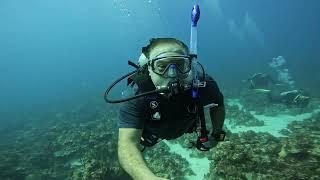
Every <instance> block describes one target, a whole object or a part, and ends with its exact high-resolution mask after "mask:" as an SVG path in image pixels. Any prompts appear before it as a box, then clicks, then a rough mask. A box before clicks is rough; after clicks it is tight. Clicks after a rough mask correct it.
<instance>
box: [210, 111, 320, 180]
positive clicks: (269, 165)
mask: <svg viewBox="0 0 320 180" xmlns="http://www.w3.org/2000/svg"><path fill="white" fill-rule="evenodd" d="M319 127H320V114H319V113H318V114H314V115H313V116H312V117H311V118H310V119H306V120H304V121H300V122H298V121H294V122H292V123H291V124H289V125H288V131H286V134H287V135H288V136H287V137H283V138H276V137H274V136H272V135H270V134H268V133H255V132H253V131H248V132H243V133H239V134H231V135H230V136H229V140H230V141H227V142H224V143H220V144H219V145H218V146H217V147H216V148H215V150H214V151H213V153H212V156H211V157H210V158H211V159H212V160H213V161H212V163H211V172H210V173H209V174H208V175H207V176H206V178H207V179H319V178H320V168H319V161H320V151H319V139H320V128H319Z"/></svg>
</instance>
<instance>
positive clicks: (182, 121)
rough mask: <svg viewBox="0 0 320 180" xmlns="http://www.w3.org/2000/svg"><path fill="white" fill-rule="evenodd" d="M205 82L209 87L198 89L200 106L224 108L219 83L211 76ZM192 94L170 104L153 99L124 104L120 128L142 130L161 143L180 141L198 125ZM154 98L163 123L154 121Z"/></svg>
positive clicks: (167, 101)
mask: <svg viewBox="0 0 320 180" xmlns="http://www.w3.org/2000/svg"><path fill="white" fill-rule="evenodd" d="M206 82H207V84H206V87H204V88H199V96H200V98H199V103H200V106H205V105H208V104H211V103H215V104H218V106H223V105H224V100H223V95H222V93H221V92H220V90H219V87H218V85H217V83H216V82H215V81H214V79H213V78H211V77H210V76H208V75H207V76H206ZM191 93H192V92H191V90H188V91H185V92H184V93H182V94H179V95H177V96H175V97H174V98H172V99H170V100H168V99H166V98H164V97H162V96H161V95H154V96H146V97H141V98H138V99H133V100H131V101H127V102H124V103H123V104H122V106H121V107H120V113H119V122H118V127H119V128H136V129H143V134H152V135H155V136H157V137H159V138H161V139H174V138H177V137H179V136H181V135H183V134H184V133H186V132H188V131H189V130H190V128H192V127H193V126H194V123H195V116H194V114H192V113H190V111H189V110H190V107H189V105H190V104H191V103H192V102H194V101H193V100H192V96H191ZM152 98H158V100H157V102H158V106H157V109H158V110H157V111H159V114H160V120H154V119H152V114H154V112H153V111H152V110H151V107H150V103H151V102H152ZM188 108H189V110H188ZM191 109H192V108H191Z"/></svg>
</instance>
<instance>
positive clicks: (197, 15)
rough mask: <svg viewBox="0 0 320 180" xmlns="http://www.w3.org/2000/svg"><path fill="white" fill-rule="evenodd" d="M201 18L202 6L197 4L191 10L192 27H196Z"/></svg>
mask: <svg viewBox="0 0 320 180" xmlns="http://www.w3.org/2000/svg"><path fill="white" fill-rule="evenodd" d="M199 19H200V8H199V5H198V4H195V5H194V6H193V8H192V11H191V21H192V27H196V26H197V23H198V20H199Z"/></svg>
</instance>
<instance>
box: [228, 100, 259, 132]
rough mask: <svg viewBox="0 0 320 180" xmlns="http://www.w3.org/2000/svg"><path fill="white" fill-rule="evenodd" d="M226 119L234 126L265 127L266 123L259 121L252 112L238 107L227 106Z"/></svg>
mask: <svg viewBox="0 0 320 180" xmlns="http://www.w3.org/2000/svg"><path fill="white" fill-rule="evenodd" d="M226 118H227V119H229V124H230V125H231V126H232V127H234V126H247V127H250V126H263V125H264V121H261V120H258V119H257V118H255V117H254V116H253V115H252V114H251V113H250V112H248V111H245V110H243V109H241V110H240V108H239V107H238V106H236V105H232V106H229V105H226Z"/></svg>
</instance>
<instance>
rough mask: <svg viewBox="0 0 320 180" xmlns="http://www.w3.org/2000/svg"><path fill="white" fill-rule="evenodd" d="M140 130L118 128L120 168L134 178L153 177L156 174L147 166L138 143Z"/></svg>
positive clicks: (136, 179)
mask: <svg viewBox="0 0 320 180" xmlns="http://www.w3.org/2000/svg"><path fill="white" fill-rule="evenodd" d="M141 134H142V130H141V129H134V128H119V139H118V157H119V162H120V165H121V166H122V168H123V169H124V170H125V171H126V172H127V173H128V174H129V175H130V176H131V177H132V178H133V179H135V180H143V179H153V178H156V176H155V175H154V174H153V173H152V172H151V170H150V169H149V168H148V167H147V165H146V162H145V160H144V159H143V156H142V153H141V151H140V149H139V143H140V138H141Z"/></svg>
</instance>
